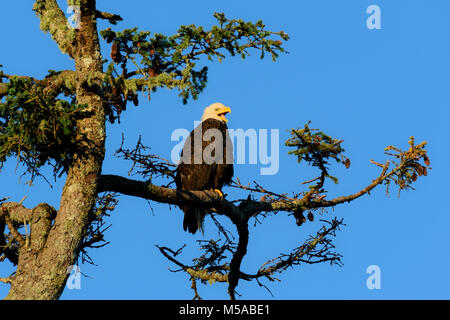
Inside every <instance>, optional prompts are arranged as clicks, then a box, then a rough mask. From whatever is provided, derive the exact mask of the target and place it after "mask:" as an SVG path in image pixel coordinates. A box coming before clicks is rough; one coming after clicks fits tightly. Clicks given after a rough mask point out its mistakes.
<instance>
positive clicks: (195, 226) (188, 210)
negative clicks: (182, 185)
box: [182, 206, 206, 234]
mask: <svg viewBox="0 0 450 320" xmlns="http://www.w3.org/2000/svg"><path fill="white" fill-rule="evenodd" d="M182 209H183V211H184V220H183V229H184V231H189V232H190V233H192V234H195V233H196V232H197V230H200V231H201V232H202V233H203V231H204V229H203V222H204V220H205V215H206V211H205V210H204V209H202V208H198V207H191V206H183V208H182Z"/></svg>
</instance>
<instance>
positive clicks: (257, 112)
mask: <svg viewBox="0 0 450 320" xmlns="http://www.w3.org/2000/svg"><path fill="white" fill-rule="evenodd" d="M32 3H33V1H30V0H28V1H8V2H3V3H2V4H1V7H0V30H2V31H1V39H2V45H1V46H2V47H1V48H2V50H0V64H3V65H4V68H3V69H4V71H5V72H6V73H8V74H20V75H30V76H34V77H43V76H44V75H45V74H46V73H47V70H49V69H53V70H62V69H71V68H73V62H72V61H71V60H70V59H69V58H67V57H66V56H64V55H62V54H61V53H60V52H59V51H58V49H57V47H56V45H55V44H54V43H53V42H52V40H51V38H50V36H49V35H48V34H44V33H42V32H41V31H40V30H39V22H38V19H37V18H36V16H35V14H34V13H33V12H32V11H31V8H32ZM60 3H62V7H63V9H64V10H65V9H66V5H65V4H64V1H60ZM371 4H375V5H378V6H379V7H380V8H381V27H382V29H381V30H369V29H368V28H367V27H366V19H367V18H368V14H367V13H366V9H367V7H368V6H369V5H371ZM98 8H99V9H101V10H103V11H108V12H112V13H118V14H120V15H121V16H122V17H123V18H124V21H123V22H122V23H120V24H119V25H118V26H115V27H113V28H114V30H120V29H122V28H129V27H133V26H138V27H139V28H140V29H142V30H149V31H152V32H158V33H165V34H169V35H170V34H173V33H174V32H176V30H177V28H178V26H179V25H182V24H196V25H205V26H210V25H211V24H212V23H213V22H214V19H213V18H212V14H213V13H214V12H215V11H219V12H221V11H222V12H224V13H225V14H226V15H227V16H228V17H230V18H242V19H244V20H251V21H256V20H258V19H263V21H264V22H265V23H266V25H267V26H268V29H271V30H274V31H279V30H283V31H285V32H287V33H288V34H289V35H290V37H291V40H290V41H289V42H288V43H287V44H286V48H287V50H288V51H289V54H286V55H282V56H281V57H280V59H279V61H277V62H275V63H274V62H272V61H271V60H270V59H265V60H260V59H259V58H258V53H256V52H255V53H254V54H253V56H252V57H250V58H249V59H247V60H242V59H240V58H230V59H226V60H225V61H224V62H223V63H221V64H219V63H214V64H211V65H210V73H209V83H208V87H207V88H206V89H205V91H204V92H203V94H201V96H200V98H199V100H197V101H190V102H189V104H188V105H187V106H185V105H183V104H182V102H181V100H180V99H179V98H178V97H177V94H178V93H177V92H175V91H173V92H171V91H167V90H159V91H158V92H157V94H154V95H153V96H152V100H151V102H150V103H148V102H145V100H144V99H143V98H141V101H142V104H141V105H140V106H139V107H138V108H134V107H132V106H130V107H129V111H127V112H126V113H125V114H124V115H123V116H122V122H121V124H120V125H114V126H111V125H109V126H108V140H107V159H106V161H105V164H104V169H103V172H104V173H115V174H122V175H126V174H127V172H128V169H129V164H127V163H124V162H121V161H118V160H116V159H114V157H113V156H112V154H113V153H114V151H115V150H116V149H117V148H118V147H119V146H120V140H121V134H122V132H124V133H125V134H126V135H125V137H126V142H128V145H130V146H131V145H133V144H134V143H135V141H136V139H137V137H138V136H139V135H142V137H143V139H144V142H145V143H146V144H147V145H150V146H152V151H153V152H154V153H157V154H160V155H161V156H163V157H167V158H168V157H170V152H171V149H172V147H173V146H174V143H173V142H171V141H170V135H171V133H172V131H173V130H174V129H176V128H188V129H190V128H192V124H193V121H194V120H198V119H199V118H200V116H201V112H202V110H203V108H204V107H206V106H207V105H209V104H210V103H212V102H216V101H220V102H223V103H224V104H226V105H228V106H230V107H231V109H232V110H233V112H232V114H231V115H230V117H229V118H230V121H229V126H230V127H232V128H243V129H248V128H256V129H259V128H264V129H279V130H280V170H279V172H278V174H276V175H273V176H260V175H259V169H260V166H259V165H239V166H237V167H236V176H238V177H240V179H241V181H242V182H251V181H253V180H256V181H258V182H259V183H261V184H263V185H265V186H270V187H271V189H272V190H274V191H277V192H292V191H300V190H301V182H302V181H304V180H307V179H309V178H314V177H316V172H315V171H314V170H312V169H311V168H309V167H306V166H305V165H304V164H301V165H297V164H296V161H295V159H294V158H293V157H292V156H288V155H287V150H286V148H285V147H284V146H283V141H285V140H286V139H287V138H288V133H287V131H286V130H288V129H290V128H294V127H301V126H303V125H304V123H306V122H307V121H309V120H311V121H312V127H315V128H320V129H321V130H323V131H325V132H326V133H328V134H330V135H332V136H334V137H336V138H341V139H343V140H344V148H345V149H346V150H347V152H346V155H347V156H348V157H349V158H350V159H351V160H352V166H351V168H350V169H349V170H346V169H344V168H341V167H340V166H336V167H333V170H332V173H334V174H335V175H337V176H338V177H339V178H340V183H339V184H338V185H337V186H330V194H329V196H328V197H329V198H332V197H334V196H338V195H345V194H349V193H352V192H355V191H358V190H359V189H361V188H362V187H364V186H365V185H366V184H368V183H370V181H371V180H372V179H373V178H375V177H376V176H377V174H378V173H379V171H378V168H377V167H375V166H374V165H372V164H371V163H370V162H369V160H370V159H373V160H375V161H379V162H383V161H384V160H385V159H386V156H385V155H384V153H383V150H384V148H385V147H386V146H387V145H395V146H399V147H402V148H406V146H407V142H408V139H409V137H410V136H412V135H413V136H415V137H416V139H417V141H423V140H426V141H427V142H428V143H429V145H428V150H429V156H430V158H431V165H432V168H433V169H432V170H431V172H430V173H429V175H428V177H426V178H424V179H423V178H421V179H419V180H418V182H417V183H416V184H415V191H409V192H404V193H402V194H401V197H400V198H398V197H397V193H396V191H395V190H392V192H391V195H390V196H389V197H387V196H386V195H385V190H384V188H379V189H376V190H375V191H374V192H372V193H371V195H370V196H364V197H363V198H361V199H359V200H357V201H355V202H353V203H351V204H345V205H341V206H339V207H336V208H335V210H334V211H333V210H331V211H329V212H328V214H327V215H325V216H323V217H321V218H333V217H335V216H337V217H344V219H345V220H344V221H345V223H346V227H345V228H343V229H342V231H341V232H339V233H338V234H337V239H336V242H335V244H336V250H337V251H338V252H340V253H341V254H343V256H344V258H343V263H344V265H343V267H337V266H329V265H326V264H321V265H303V266H299V267H297V268H295V269H291V270H288V271H286V272H285V273H284V274H282V275H281V276H280V277H279V278H280V280H281V282H279V283H266V284H268V286H269V288H270V289H271V291H272V292H273V294H274V298H275V299H429V298H433V299H449V298H450V294H449V290H448V288H449V286H450V276H449V272H448V271H449V270H450V255H449V252H448V226H449V225H450V215H449V209H448V207H447V201H446V200H447V199H448V191H447V190H448V188H447V184H448V181H449V178H450V175H449V169H448V165H447V162H448V158H449V156H450V152H449V151H448V150H449V149H448V137H447V131H448V130H447V128H448V119H449V117H450V112H449V109H448V107H449V103H450V99H449V94H448V92H449V85H450V82H449V78H450V40H449V33H450V27H449V24H448V12H449V11H450V2H449V1H446V0H434V1H425V0H422V1H417V0H397V1H382V0H373V1H365V0H341V1H336V0H328V1H325V0H320V1H318V0H314V1H313V0H309V1H291V0H290V1H286V0H279V1H264V0H262V1H235V0H232V1H222V2H217V4H215V3H214V2H213V1H195V2H187V1H137V0H135V1H127V2H123V1H117V0H114V1H113V0H109V1H106V0H99V1H98ZM106 27H107V25H106V23H101V24H100V28H101V29H104V28H106ZM107 52H108V51H105V53H107ZM15 165H16V164H15V160H14V159H11V160H10V161H9V162H8V163H7V164H6V166H5V167H4V169H3V170H2V172H1V173H0V179H1V183H0V197H5V196H9V197H11V199H12V200H14V201H19V200H20V199H21V198H22V197H23V196H24V195H28V198H27V200H26V201H25V203H24V204H25V205H26V206H28V207H33V206H35V205H36V204H38V203H40V202H49V203H50V204H52V205H53V206H55V207H56V208H58V207H59V195H60V192H61V189H62V183H63V180H61V181H58V183H56V184H55V185H54V188H53V189H50V188H49V187H48V185H47V184H46V183H45V182H43V181H41V180H37V181H36V182H35V184H34V186H33V187H32V188H30V187H28V186H25V182H26V181H27V178H26V177H23V178H22V179H21V180H20V179H19V178H18V177H19V174H17V173H20V168H19V169H18V171H17V173H15V172H14V170H15ZM225 191H226V192H228V193H229V194H230V195H231V196H232V195H233V194H234V193H233V192H234V191H233V190H229V189H225ZM318 220H319V219H316V222H313V223H307V224H305V225H303V226H302V227H301V228H298V227H297V226H296V225H295V223H294V219H293V218H292V217H291V216H287V215H286V214H283V213H281V214H279V215H277V216H275V217H272V218H270V219H267V220H266V221H265V222H264V224H263V225H258V226H256V227H255V228H253V227H252V228H251V230H250V232H251V234H250V243H249V250H248V255H247V256H246V257H245V259H244V262H243V266H242V269H243V271H245V272H254V271H256V270H257V269H258V268H259V266H260V265H261V264H262V263H264V262H265V261H266V260H267V259H269V258H271V257H275V256H277V255H278V254H279V253H281V252H284V253H285V252H288V251H289V250H290V249H292V248H294V247H296V246H298V245H299V244H300V243H302V242H303V240H304V239H305V237H307V236H308V235H309V234H312V233H314V232H315V231H317V229H318V228H319V227H320V224H319V222H317V221H318ZM108 222H109V223H111V224H112V227H111V228H110V229H109V230H108V231H107V232H106V235H105V236H106V239H107V240H108V241H111V244H110V245H108V246H106V247H104V248H101V249H97V250H91V251H90V255H91V257H92V258H93V259H94V261H95V263H96V264H97V265H96V266H92V265H87V264H84V265H80V268H81V272H82V273H83V274H85V275H86V277H85V276H83V277H82V279H81V289H80V290H68V289H66V290H65V291H64V293H63V295H62V297H61V298H62V299H191V298H192V297H193V292H192V290H191V289H190V281H189V278H188V277H187V275H186V274H184V273H172V272H169V270H168V268H169V267H170V268H171V267H173V265H172V264H171V263H170V262H169V261H167V260H166V259H165V258H164V257H163V256H162V255H161V254H160V253H159V252H158V250H157V249H156V247H155V245H156V244H159V245H164V246H169V247H172V248H174V249H176V248H179V247H181V246H182V245H183V244H184V243H186V244H188V249H186V252H185V254H184V255H183V257H181V258H184V259H186V260H184V261H186V262H188V261H190V260H189V258H192V257H193V255H194V254H197V253H198V252H199V251H198V247H197V245H196V242H195V241H196V240H198V239H202V238H204V239H209V238H211V237H214V236H216V233H215V232H213V231H212V230H213V226H212V224H211V223H210V221H209V222H208V223H207V225H206V229H207V232H206V233H205V235H204V237H202V236H201V235H199V234H197V235H196V236H195V237H193V236H192V235H191V234H188V233H185V232H184V231H183V230H182V213H181V211H180V210H179V209H178V208H174V207H172V208H171V209H170V210H169V208H168V206H166V205H159V204H156V203H148V202H147V201H145V200H141V199H135V198H130V197H125V196H123V197H121V198H120V205H119V207H118V209H117V210H116V211H115V212H114V213H113V214H112V216H111V217H110V219H109V220H108ZM370 265H378V266H379V267H380V269H381V289H380V290H369V289H368V288H367V287H366V279H367V277H368V276H369V275H368V274H367V273H366V268H367V267H368V266H370ZM12 270H13V268H12V266H11V265H10V264H9V263H8V262H4V263H1V264H0V276H2V277H4V276H7V275H9V273H10V272H12ZM7 290H8V286H7V285H4V284H0V296H1V297H4V296H5V295H6V293H7ZM237 291H238V293H240V294H241V295H242V298H243V299H272V297H271V295H270V294H269V293H268V292H267V291H266V290H264V289H263V288H260V287H259V286H258V285H257V284H256V283H246V282H243V281H241V282H240V285H239V287H238V288H237ZM199 292H200V295H201V296H202V297H203V298H206V299H227V298H228V297H227V294H226V286H225V285H223V284H216V285H213V286H210V285H205V286H203V285H199Z"/></svg>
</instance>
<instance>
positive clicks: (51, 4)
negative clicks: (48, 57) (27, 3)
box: [33, 0, 76, 58]
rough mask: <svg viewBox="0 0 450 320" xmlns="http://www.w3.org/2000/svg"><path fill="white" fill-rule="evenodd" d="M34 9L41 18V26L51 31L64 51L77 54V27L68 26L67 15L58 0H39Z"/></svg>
mask: <svg viewBox="0 0 450 320" xmlns="http://www.w3.org/2000/svg"><path fill="white" fill-rule="evenodd" d="M33 10H34V11H35V12H36V13H37V15H38V16H39V19H40V22H41V23H40V28H41V30H42V31H44V32H49V33H50V34H51V36H52V39H53V40H54V41H55V42H56V43H57V44H58V46H59V48H60V50H61V51H62V52H63V53H67V54H68V55H69V56H70V57H72V58H74V56H75V47H76V46H75V32H76V31H75V29H72V28H70V27H69V26H68V23H67V19H66V16H65V15H64V12H63V11H62V10H61V8H60V7H59V6H58V3H57V2H56V0H37V1H36V2H35V3H34V6H33Z"/></svg>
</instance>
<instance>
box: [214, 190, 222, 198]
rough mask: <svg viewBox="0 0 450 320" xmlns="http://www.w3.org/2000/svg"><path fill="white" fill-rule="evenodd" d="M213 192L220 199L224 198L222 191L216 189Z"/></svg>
mask: <svg viewBox="0 0 450 320" xmlns="http://www.w3.org/2000/svg"><path fill="white" fill-rule="evenodd" d="M213 191H214V192H215V193H217V194H218V195H219V198H223V193H222V191H220V190H219V189H214V190H213Z"/></svg>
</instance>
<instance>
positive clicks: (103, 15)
mask: <svg viewBox="0 0 450 320" xmlns="http://www.w3.org/2000/svg"><path fill="white" fill-rule="evenodd" d="M95 17H96V18H97V19H104V20H108V21H109V22H110V23H111V24H117V21H122V20H123V19H122V17H121V16H119V15H118V14H112V13H108V12H102V11H98V10H97V11H95Z"/></svg>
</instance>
